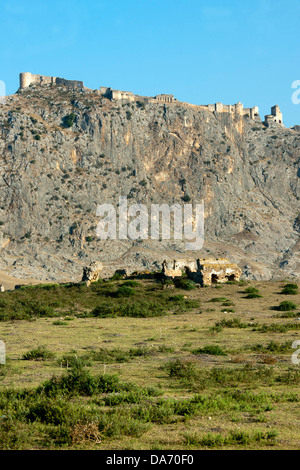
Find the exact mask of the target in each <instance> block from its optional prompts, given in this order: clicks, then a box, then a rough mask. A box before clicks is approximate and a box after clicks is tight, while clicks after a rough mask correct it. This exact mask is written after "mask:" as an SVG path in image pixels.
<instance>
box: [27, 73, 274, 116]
mask: <svg viewBox="0 0 300 470" xmlns="http://www.w3.org/2000/svg"><path fill="white" fill-rule="evenodd" d="M32 84H34V85H40V86H45V85H58V86H65V87H68V88H72V89H77V90H82V91H89V92H90V91H92V92H94V93H96V94H98V95H102V96H103V97H105V98H108V99H110V100H114V101H129V102H134V101H138V100H140V99H141V98H142V99H143V100H145V101H147V102H149V103H164V104H170V103H175V104H176V103H178V104H181V105H186V106H188V105H189V106H192V105H190V104H189V103H183V102H179V101H177V99H176V98H174V95H171V94H160V95H156V96H154V97H145V96H143V97H141V96H137V95H135V94H134V93H132V92H131V91H121V90H113V89H112V88H110V87H104V86H100V87H99V89H97V90H91V89H89V88H86V87H85V86H84V84H83V82H82V81H78V80H65V79H64V78H58V77H46V76H44V75H34V74H32V73H30V72H25V73H20V90H24V89H26V88H28V87H29V86H30V85H32ZM193 106H197V107H199V108H202V109H206V110H208V111H211V112H217V113H230V114H237V115H240V116H244V117H246V116H249V118H251V119H253V120H255V119H256V118H257V117H259V110H258V107H257V106H254V107H253V108H244V107H243V104H242V103H241V102H238V103H236V104H234V105H225V104H223V103H215V104H208V105H193ZM271 112H272V114H271V115H269V116H266V117H265V121H266V123H267V125H272V124H273V123H275V124H277V123H282V114H281V112H280V110H279V107H278V106H273V108H272V111H271Z"/></svg>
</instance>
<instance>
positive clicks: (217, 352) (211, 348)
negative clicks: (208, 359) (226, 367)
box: [192, 345, 227, 356]
mask: <svg viewBox="0 0 300 470" xmlns="http://www.w3.org/2000/svg"><path fill="white" fill-rule="evenodd" d="M192 353H193V354H211V355H213V356H227V354H226V353H225V352H224V351H223V349H222V348H221V347H220V346H218V345H208V346H204V347H203V348H198V349H193V350H192Z"/></svg>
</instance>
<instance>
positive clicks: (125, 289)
mask: <svg viewBox="0 0 300 470" xmlns="http://www.w3.org/2000/svg"><path fill="white" fill-rule="evenodd" d="M132 295H134V290H133V289H132V287H129V286H128V285H127V286H124V285H123V286H120V287H119V288H118V290H117V292H116V296H117V297H131V296H132Z"/></svg>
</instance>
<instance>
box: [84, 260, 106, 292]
mask: <svg viewBox="0 0 300 470" xmlns="http://www.w3.org/2000/svg"><path fill="white" fill-rule="evenodd" d="M102 269H103V265H102V263H100V262H99V261H97V262H94V263H91V264H90V265H89V266H86V267H85V268H83V275H82V279H81V282H86V285H87V286H89V285H90V284H91V283H92V282H96V281H98V279H99V277H100V273H101V271H102Z"/></svg>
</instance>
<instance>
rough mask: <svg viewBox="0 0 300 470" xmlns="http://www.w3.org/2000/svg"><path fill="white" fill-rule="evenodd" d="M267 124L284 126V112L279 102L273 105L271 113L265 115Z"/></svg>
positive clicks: (269, 125)
mask: <svg viewBox="0 0 300 470" xmlns="http://www.w3.org/2000/svg"><path fill="white" fill-rule="evenodd" d="M265 125H266V126H268V127H273V126H278V125H280V126H283V119H282V112H281V111H280V109H279V106H278V105H277V104H276V105H275V106H272V108H271V114H267V115H266V116H265Z"/></svg>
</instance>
